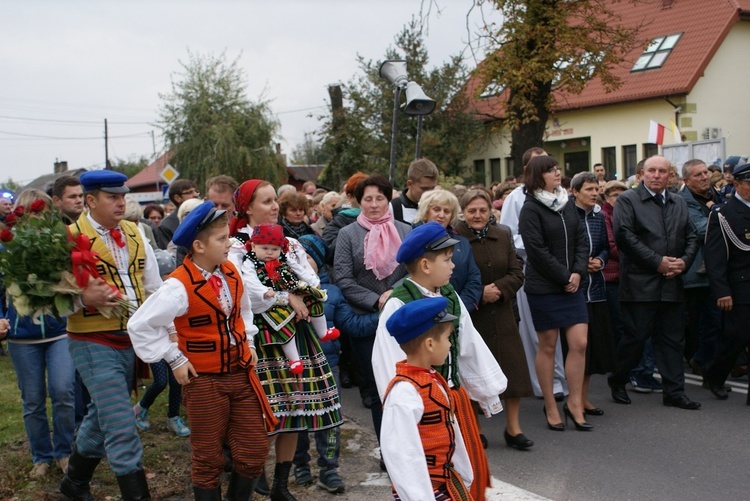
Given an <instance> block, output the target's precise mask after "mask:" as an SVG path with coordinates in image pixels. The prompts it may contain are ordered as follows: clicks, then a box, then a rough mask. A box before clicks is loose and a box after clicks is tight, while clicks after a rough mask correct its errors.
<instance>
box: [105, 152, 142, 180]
mask: <svg viewBox="0 0 750 501" xmlns="http://www.w3.org/2000/svg"><path fill="white" fill-rule="evenodd" d="M149 163H151V162H150V161H149V159H148V158H147V157H145V156H143V155H141V156H140V157H135V156H131V157H128V159H127V160H123V159H122V158H116V159H115V160H114V161H113V162H111V164H112V170H115V171H117V172H122V173H123V174H125V175H126V176H128V178H131V177H133V176H135V175H136V174H138V173H139V172H140V171H142V170H143V169H145V168H146V167H148V164H149Z"/></svg>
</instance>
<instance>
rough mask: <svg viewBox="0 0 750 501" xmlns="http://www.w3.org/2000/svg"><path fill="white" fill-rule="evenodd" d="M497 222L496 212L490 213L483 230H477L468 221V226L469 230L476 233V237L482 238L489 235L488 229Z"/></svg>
mask: <svg viewBox="0 0 750 501" xmlns="http://www.w3.org/2000/svg"><path fill="white" fill-rule="evenodd" d="M496 222H497V220H496V219H495V215H494V214H490V218H489V219H488V220H487V224H485V225H484V228H482V229H481V230H475V229H474V228H472V227H471V225H470V224H469V223H466V227H467V228H469V230H471V232H472V233H473V234H474V235H476V237H477V238H478V239H479V240H482V239H483V238H484V237H486V236H487V231H489V229H490V226H492V225H493V224H495V223H496Z"/></svg>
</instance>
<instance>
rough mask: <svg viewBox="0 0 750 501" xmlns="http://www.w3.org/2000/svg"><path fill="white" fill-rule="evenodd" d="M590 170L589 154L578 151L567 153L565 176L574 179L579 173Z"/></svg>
mask: <svg viewBox="0 0 750 501" xmlns="http://www.w3.org/2000/svg"><path fill="white" fill-rule="evenodd" d="M587 170H589V152H588V151H576V152H572V153H565V172H564V173H563V175H564V176H567V177H573V176H575V175H576V174H578V173H579V172H584V171H587Z"/></svg>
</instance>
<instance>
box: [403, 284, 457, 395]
mask: <svg viewBox="0 0 750 501" xmlns="http://www.w3.org/2000/svg"><path fill="white" fill-rule="evenodd" d="M440 295H441V296H443V297H444V298H446V299H447V300H448V313H450V314H451V315H453V316H455V317H456V320H454V321H453V332H451V334H450V336H449V339H450V342H451V349H450V352H449V353H448V358H447V359H446V360H445V363H444V364H443V365H441V366H440V367H434V369H435V370H436V371H438V372H439V373H440V375H441V376H443V377H444V378H445V379H446V380H447V381H450V383H451V385H452V386H453V387H454V388H460V387H461V382H460V380H459V377H458V353H459V348H460V342H459V337H458V335H459V332H458V326H459V319H460V318H461V304H460V302H459V301H461V300H460V299H459V297H458V294H456V291H455V289H453V286H452V285H451V284H447V285H444V286H443V287H441V288H440ZM424 297H425V296H424V295H423V294H422V292H421V291H420V290H419V288H418V287H417V286H416V285H414V282H412V281H411V280H404V281H403V283H402V284H401V285H399V286H397V287H394V288H393V292H392V293H391V296H390V297H389V298H388V299H391V298H396V299H399V300H400V301H403V302H404V304H406V303H409V302H411V301H414V300H417V299H422V298H424Z"/></svg>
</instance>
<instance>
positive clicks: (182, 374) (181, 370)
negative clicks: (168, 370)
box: [172, 362, 198, 386]
mask: <svg viewBox="0 0 750 501" xmlns="http://www.w3.org/2000/svg"><path fill="white" fill-rule="evenodd" d="M172 373H174V378H175V379H176V380H177V382H178V383H180V384H181V385H182V386H185V385H186V384H189V383H190V375H191V374H192V375H193V377H198V373H197V372H195V368H194V367H193V364H191V363H190V362H187V363H185V364H182V365H181V366H179V367H178V368H176V369H174V370H173V371H172Z"/></svg>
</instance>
